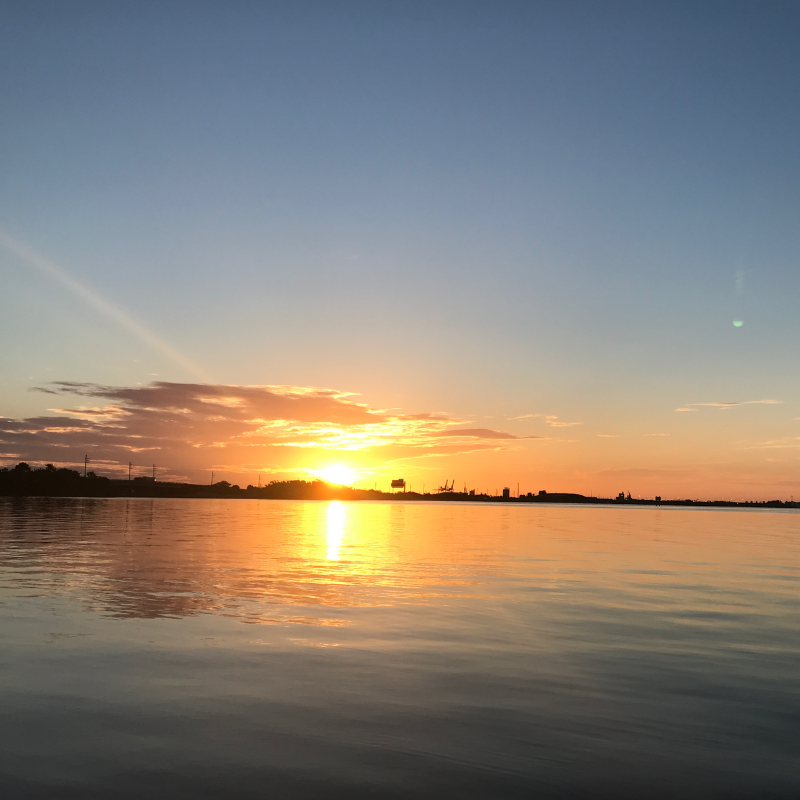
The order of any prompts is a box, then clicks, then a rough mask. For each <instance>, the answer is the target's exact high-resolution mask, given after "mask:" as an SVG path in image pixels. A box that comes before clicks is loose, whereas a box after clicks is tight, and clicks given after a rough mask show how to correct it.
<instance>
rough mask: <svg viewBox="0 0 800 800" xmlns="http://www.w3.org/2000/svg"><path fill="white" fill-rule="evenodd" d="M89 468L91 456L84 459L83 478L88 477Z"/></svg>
mask: <svg viewBox="0 0 800 800" xmlns="http://www.w3.org/2000/svg"><path fill="white" fill-rule="evenodd" d="M88 466H89V456H84V457H83V477H84V478H85V477H86V469H87V467H88Z"/></svg>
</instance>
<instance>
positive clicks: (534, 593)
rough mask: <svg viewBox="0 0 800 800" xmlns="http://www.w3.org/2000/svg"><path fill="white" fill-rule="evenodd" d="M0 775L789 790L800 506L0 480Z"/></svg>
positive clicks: (289, 787) (794, 786)
mask: <svg viewBox="0 0 800 800" xmlns="http://www.w3.org/2000/svg"><path fill="white" fill-rule="evenodd" d="M0 641H1V642H2V648H1V649H0V794H1V795H2V796H3V797H25V798H39V797H58V798H70V797H75V798H78V797H80V798H145V797H147V798H162V797H163V798H184V797H185V798H210V797H215V798H216V797H226V798H240V797H241V798H251V797H253V798H256V797H258V798H261V797H316V798H328V797H350V798H360V797H379V798H382V797H398V798H399V797H442V796H453V797H461V798H470V797H498V798H499V797H520V798H521V797H525V798H530V797H597V796H609V797H611V796H614V797H781V798H783V797H787V798H789V797H791V798H796V797H800V515H798V514H797V513H796V512H794V513H793V512H780V511H774V512H773V511H739V510H726V511H713V510H705V509H667V508H646V509H637V508H613V507H612V508H591V507H568V506H560V507H559V506H545V507H542V506H535V507H530V506H522V507H516V506H499V505H487V506H481V505H474V504H473V505H466V504H465V505H460V504H424V505H422V504H408V505H405V504H368V503H359V504H339V503H330V504H328V503H312V502H297V503H294V502H281V501H274V502H273V501H225V500H155V501H151V500H124V499H122V500H85V499H84V500H80V499H79V500H57V499H46V500H45V499H27V500H10V499H0Z"/></svg>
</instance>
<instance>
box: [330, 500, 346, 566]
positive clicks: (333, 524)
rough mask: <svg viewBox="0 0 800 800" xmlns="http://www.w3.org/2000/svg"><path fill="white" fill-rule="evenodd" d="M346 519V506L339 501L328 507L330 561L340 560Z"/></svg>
mask: <svg viewBox="0 0 800 800" xmlns="http://www.w3.org/2000/svg"><path fill="white" fill-rule="evenodd" d="M346 517H347V512H346V511H345V508H344V505H343V504H342V503H340V502H339V501H338V500H334V501H333V502H332V503H331V504H330V505H329V506H328V538H327V544H328V551H327V558H328V561H338V560H339V548H340V547H341V546H342V536H343V535H344V522H345V519H346Z"/></svg>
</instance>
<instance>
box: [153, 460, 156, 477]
mask: <svg viewBox="0 0 800 800" xmlns="http://www.w3.org/2000/svg"><path fill="white" fill-rule="evenodd" d="M155 479H156V465H155V464H153V480H155Z"/></svg>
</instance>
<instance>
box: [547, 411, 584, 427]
mask: <svg viewBox="0 0 800 800" xmlns="http://www.w3.org/2000/svg"><path fill="white" fill-rule="evenodd" d="M544 421H545V422H546V423H547V424H548V425H551V426H552V427H554V428H572V427H573V426H574V425H583V423H582V422H559V421H558V417H557V416H555V415H553V414H548V415H547V416H546V417H545V418H544Z"/></svg>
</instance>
